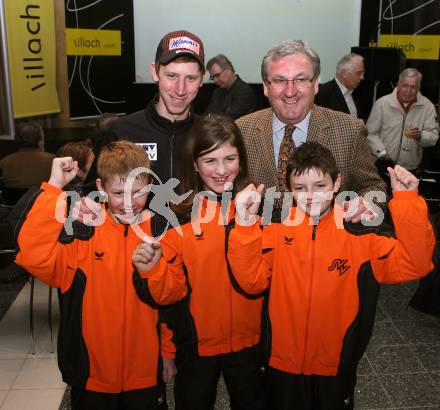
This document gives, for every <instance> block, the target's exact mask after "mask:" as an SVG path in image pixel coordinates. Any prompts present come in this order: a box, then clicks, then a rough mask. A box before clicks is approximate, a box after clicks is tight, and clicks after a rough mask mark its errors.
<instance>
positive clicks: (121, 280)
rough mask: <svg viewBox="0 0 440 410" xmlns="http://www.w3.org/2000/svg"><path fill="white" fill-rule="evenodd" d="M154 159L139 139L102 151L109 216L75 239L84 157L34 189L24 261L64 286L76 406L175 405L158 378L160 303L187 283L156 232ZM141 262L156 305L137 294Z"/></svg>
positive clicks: (62, 338)
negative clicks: (150, 204) (67, 227)
mask: <svg viewBox="0 0 440 410" xmlns="http://www.w3.org/2000/svg"><path fill="white" fill-rule="evenodd" d="M149 165H150V163H149V160H148V156H147V154H146V153H145V152H144V150H143V149H142V148H140V147H138V146H137V145H136V144H134V143H131V142H127V141H118V142H114V143H111V144H109V145H108V146H106V147H105V148H103V150H102V152H101V154H100V157H99V160H98V165H97V168H98V175H99V178H98V179H97V181H96V184H97V187H98V189H99V190H100V193H101V194H102V195H104V196H105V197H106V201H107V203H106V204H105V206H104V207H103V209H102V212H101V218H102V221H101V222H102V223H101V224H100V225H99V226H88V227H83V228H82V230H81V231H80V232H76V233H74V235H73V236H66V235H60V234H61V232H62V231H63V222H64V221H63V219H65V218H64V216H65V213H66V193H65V192H63V191H62V189H63V187H64V186H65V185H67V184H68V183H69V182H70V181H71V180H72V179H73V178H75V176H76V175H77V173H78V164H77V162H76V161H73V159H72V158H71V157H65V158H56V159H54V161H53V165H52V171H51V176H50V180H49V182H48V183H43V184H42V186H41V190H40V191H39V192H37V193H36V195H34V198H33V203H32V202H31V203H30V205H31V206H32V208H31V209H30V211H29V212H28V214H27V215H26V216H25V218H26V219H25V220H24V224H23V227H22V228H21V230H20V233H19V237H18V244H19V247H20V252H19V253H18V255H17V263H18V264H20V265H21V266H23V267H24V268H25V269H26V270H27V271H29V272H30V273H31V274H32V275H34V276H35V277H37V278H39V279H40V280H42V281H43V282H45V283H47V284H48V285H49V286H53V287H58V288H60V291H61V292H60V295H61V296H60V307H61V324H60V331H59V337H58V364H59V368H60V370H61V373H62V376H63V380H64V381H65V382H66V383H68V384H70V385H71V386H72V393H71V400H72V409H73V410H101V409H102V410H109V409H118V410H119V409H124V410H138V409H139V410H140V409H142V410H159V409H166V408H167V407H166V401H165V398H164V396H163V386H162V383H161V380H159V378H158V374H160V373H159V370H160V369H159V367H160V360H159V337H158V333H157V326H158V310H157V304H164V305H166V304H172V303H175V302H176V301H178V300H179V299H181V298H182V297H184V296H185V295H186V292H187V288H186V281H185V278H184V276H183V275H180V276H179V274H176V273H175V272H174V271H170V270H168V271H165V269H164V262H163V261H162V260H160V255H161V248H160V245H159V244H158V243H157V242H155V241H153V240H152V239H151V238H149V236H150V237H151V226H150V215H149V214H148V212H147V211H144V207H145V203H146V201H147V196H148V190H147V188H148V184H149V183H150V176H149V175H148V172H147V171H148V170H147V168H148V167H149ZM139 169H140V170H141V172H140V173H137V176H134V175H133V174H132V171H133V170H139ZM29 208H30V206H29V207H28V209H29ZM132 260H133V264H134V267H133V264H132ZM135 268H136V269H137V270H138V271H139V272H140V273H142V275H143V276H144V277H145V278H147V281H146V287H147V288H148V292H149V295H150V296H151V300H152V305H153V306H149V305H147V304H145V303H143V302H141V301H140V300H139V299H138V297H137V295H136V292H135V289H134V286H133V283H132V274H133V272H134V269H135Z"/></svg>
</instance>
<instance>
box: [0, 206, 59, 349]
mask: <svg viewBox="0 0 440 410" xmlns="http://www.w3.org/2000/svg"><path fill="white" fill-rule="evenodd" d="M10 208H11V206H3V205H0V260H1V265H0V281H1V282H5V283H7V282H12V281H15V280H17V279H19V278H23V277H26V276H27V277H29V283H30V285H31V292H30V299H29V330H30V338H31V352H32V354H35V353H36V352H35V331H34V288H35V278H34V277H33V276H30V275H29V274H28V273H27V272H26V271H25V270H24V269H23V268H22V267H20V266H19V265H17V264H16V263H15V262H14V259H15V255H16V254H17V252H18V247H17V243H16V242H15V238H14V235H13V232H12V228H11V226H10V225H9V223H8V222H7V215H8V213H9V212H10ZM48 325H49V332H50V346H51V349H50V352H51V353H53V351H54V348H53V326H52V287H49V301H48Z"/></svg>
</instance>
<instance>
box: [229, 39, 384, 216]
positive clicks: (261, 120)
mask: <svg viewBox="0 0 440 410" xmlns="http://www.w3.org/2000/svg"><path fill="white" fill-rule="evenodd" d="M320 69H321V63H320V59H319V56H318V55H317V54H316V52H315V51H314V50H312V49H311V48H309V47H307V46H306V45H305V44H304V43H303V42H302V41H301V40H290V41H283V42H281V43H279V44H276V45H275V46H273V47H272V48H271V49H270V50H269V51H268V52H267V54H266V55H265V56H264V58H263V61H262V64H261V76H262V80H263V87H264V94H265V95H266V97H267V98H268V99H269V102H270V105H271V107H270V108H266V109H263V110H260V111H257V112H254V113H252V114H248V115H246V116H244V117H242V118H239V119H238V120H237V124H238V126H239V127H240V130H241V132H242V134H243V138H244V141H245V146H246V153H247V155H248V161H249V165H248V166H249V177H250V179H251V180H252V181H255V182H256V183H257V184H264V185H265V188H266V193H267V191H268V189H271V188H272V189H275V190H276V191H278V192H281V193H282V192H285V191H286V164H287V159H288V158H289V157H290V155H291V153H292V152H293V149H294V148H295V146H299V145H301V144H302V143H303V142H305V141H317V142H319V143H321V144H322V145H324V146H325V147H327V148H328V149H330V151H331V152H332V154H333V155H334V157H335V159H336V163H337V165H338V169H339V170H340V173H341V175H342V185H341V191H354V192H356V193H357V195H359V196H360V197H361V198H360V206H358V207H357V211H356V212H355V213H353V214H352V216H351V220H352V221H353V222H357V221H359V220H360V216H361V215H362V214H364V213H365V212H366V210H367V206H366V205H365V203H364V199H363V197H364V195H365V194H367V193H369V192H370V191H375V192H377V191H382V192H385V183H384V182H383V181H382V180H381V178H380V177H379V175H378V174H377V171H376V168H375V167H374V164H373V161H372V158H371V155H370V153H369V152H368V144H367V138H366V137H367V130H366V128H365V125H364V123H363V121H361V120H359V119H357V118H355V117H353V116H352V115H347V114H345V113H342V112H335V111H332V110H329V109H327V108H323V107H319V106H317V105H314V100H315V95H316V93H317V92H318V78H319V74H320ZM370 215H371V216H372V213H370Z"/></svg>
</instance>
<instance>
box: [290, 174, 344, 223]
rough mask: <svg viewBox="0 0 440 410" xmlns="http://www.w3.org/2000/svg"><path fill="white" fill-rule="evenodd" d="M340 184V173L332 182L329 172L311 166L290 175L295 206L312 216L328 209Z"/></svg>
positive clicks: (323, 212)
mask: <svg viewBox="0 0 440 410" xmlns="http://www.w3.org/2000/svg"><path fill="white" fill-rule="evenodd" d="M340 186H341V175H338V177H337V179H336V181H335V182H333V180H332V177H331V176H330V174H323V173H322V171H319V170H316V169H315V168H311V169H309V170H307V171H306V172H304V173H303V174H301V175H294V174H293V173H292V174H291V175H290V188H291V191H292V193H293V197H294V198H295V201H296V204H297V206H298V207H299V208H300V209H301V210H302V211H303V212H305V213H307V214H308V215H310V216H312V217H317V216H322V215H325V214H326V213H327V212H329V211H330V209H331V206H332V200H333V196H334V194H335V193H336V192H338V190H339V188H340Z"/></svg>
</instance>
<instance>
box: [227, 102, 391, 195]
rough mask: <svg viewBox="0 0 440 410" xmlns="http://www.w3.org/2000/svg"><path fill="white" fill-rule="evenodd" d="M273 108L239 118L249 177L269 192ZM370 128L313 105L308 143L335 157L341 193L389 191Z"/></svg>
mask: <svg viewBox="0 0 440 410" xmlns="http://www.w3.org/2000/svg"><path fill="white" fill-rule="evenodd" d="M272 113H273V111H272V108H266V109H263V110H260V111H257V112H254V113H252V114H249V115H246V116H244V117H241V118H239V119H238V120H237V121H236V122H237V124H238V126H239V128H240V130H241V132H242V134H243V138H244V142H245V146H246V152H247V157H248V166H249V177H250V179H251V180H252V181H253V182H254V183H257V184H264V185H265V187H266V189H268V188H271V187H274V186H276V185H277V180H276V167H275V155H274V150H273V139H272ZM367 135H368V132H367V129H366V128H365V125H364V123H363V121H362V120H359V119H357V118H355V117H353V116H351V115H348V114H345V113H341V112H336V111H333V110H329V109H327V108H323V107H319V106H317V105H314V106H313V108H312V115H311V118H310V123H309V129H308V132H307V141H317V142H319V143H321V144H322V145H324V146H326V147H327V148H328V149H329V150H330V151H331V152H332V153H333V155H334V156H335V159H336V163H337V165H338V168H339V172H340V173H341V175H342V186H341V189H340V191H354V192H356V193H357V194H358V195H362V196H363V195H365V194H366V193H367V192H369V191H383V192H385V191H386V185H385V182H384V181H383V180H382V179H381V178H380V177H379V175H378V173H377V170H376V167H375V166H374V164H373V160H372V157H371V155H370V150H369V148H368V144H367Z"/></svg>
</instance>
